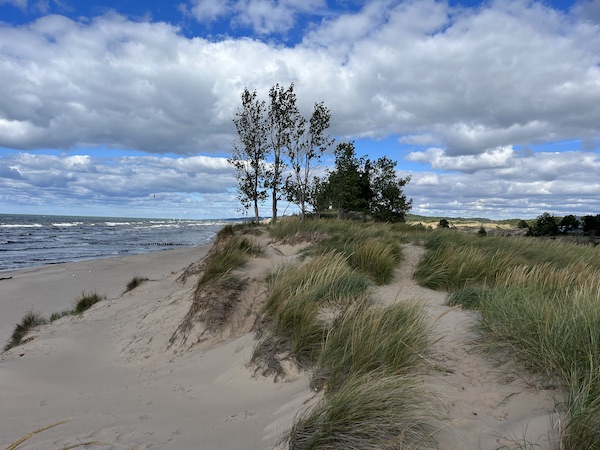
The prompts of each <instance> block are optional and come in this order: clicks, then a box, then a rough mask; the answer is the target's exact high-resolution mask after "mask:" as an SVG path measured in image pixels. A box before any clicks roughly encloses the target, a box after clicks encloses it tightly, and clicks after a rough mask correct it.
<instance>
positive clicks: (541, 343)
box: [415, 230, 600, 449]
mask: <svg viewBox="0 0 600 450" xmlns="http://www.w3.org/2000/svg"><path fill="white" fill-rule="evenodd" d="M427 247H428V249H429V250H428V253H427V255H426V256H425V258H424V259H423V260H422V261H421V264H420V266H419V268H418V270H417V272H416V273H415V278H416V279H417V280H418V281H419V282H420V283H421V284H423V285H425V286H428V287H432V288H435V289H447V290H449V291H450V294H451V295H450V296H449V303H450V304H462V305H463V306H464V307H468V308H476V309H478V310H479V311H480V314H481V319H480V323H479V324H478V327H477V330H478V332H479V334H480V335H481V348H482V349H484V350H485V351H488V352H490V353H492V354H495V355H503V356H505V357H506V356H509V357H513V358H516V359H517V360H518V361H520V362H521V364H522V365H523V367H524V368H526V369H528V370H530V371H532V372H534V373H537V374H538V375H540V376H541V377H543V378H544V379H546V383H548V384H550V385H557V386H559V387H560V388H561V389H562V390H563V391H564V392H565V398H564V402H563V403H562V404H560V405H558V407H559V409H560V410H561V411H562V413H563V414H564V417H565V424H563V426H562V446H563V448H565V449H580V448H586V449H587V448H599V447H600V419H599V418H600V248H598V247H592V246H584V245H576V244H573V243H569V242H564V241H561V240H547V239H534V238H511V237H490V236H487V237H484V238H477V237H475V236H469V235H467V234H465V233H457V232H452V231H445V230H437V231H435V232H433V233H431V234H430V238H429V239H428V241H427Z"/></svg>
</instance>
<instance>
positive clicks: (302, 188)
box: [285, 102, 334, 218]
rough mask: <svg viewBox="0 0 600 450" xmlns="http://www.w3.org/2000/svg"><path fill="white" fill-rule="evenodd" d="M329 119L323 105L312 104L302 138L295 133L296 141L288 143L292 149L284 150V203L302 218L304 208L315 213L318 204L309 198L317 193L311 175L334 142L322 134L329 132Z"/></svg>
mask: <svg viewBox="0 0 600 450" xmlns="http://www.w3.org/2000/svg"><path fill="white" fill-rule="evenodd" d="M330 119H331V113H330V112H329V109H328V108H327V107H326V106H325V105H324V104H323V102H321V103H315V106H314V109H313V113H312V115H311V117H310V121H309V127H308V133H306V135H304V136H301V135H300V133H296V134H295V136H296V137H297V140H296V141H295V142H292V146H290V148H289V150H288V156H289V160H290V166H291V169H292V174H291V175H290V177H289V178H288V180H287V182H286V187H285V189H286V192H287V197H288V200H289V201H291V202H293V203H295V204H296V205H298V207H299V208H300V215H301V217H302V218H304V217H305V216H306V212H307V209H308V205H311V206H313V209H315V204H318V203H319V202H318V199H312V198H311V197H312V196H313V195H317V191H318V189H320V187H319V186H317V185H315V183H316V182H317V180H318V178H316V177H315V176H314V175H313V172H314V169H315V168H316V166H317V165H318V164H319V163H320V162H321V156H322V155H323V152H324V151H325V150H326V149H327V148H328V147H329V146H330V145H332V144H333V142H334V139H331V138H330V137H329V135H326V134H325V131H326V130H327V129H328V128H329V122H330ZM302 130H303V127H302ZM302 137H303V138H302ZM313 200H314V201H313Z"/></svg>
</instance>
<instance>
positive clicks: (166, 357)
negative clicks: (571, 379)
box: [0, 240, 555, 449]
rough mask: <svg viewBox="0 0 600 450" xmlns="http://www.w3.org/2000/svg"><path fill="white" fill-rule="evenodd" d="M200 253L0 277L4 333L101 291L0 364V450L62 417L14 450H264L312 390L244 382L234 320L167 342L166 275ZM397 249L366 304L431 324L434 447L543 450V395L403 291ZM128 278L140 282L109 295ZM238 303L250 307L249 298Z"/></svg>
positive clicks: (456, 324)
mask: <svg viewBox="0 0 600 450" xmlns="http://www.w3.org/2000/svg"><path fill="white" fill-rule="evenodd" d="M263 245H264V247H265V254H264V255H263V256H261V257H259V258H255V259H253V260H251V262H250V263H248V264H247V265H246V266H245V267H244V268H243V269H242V272H241V273H242V275H243V276H244V277H246V279H247V280H249V285H250V286H253V287H252V289H251V291H250V293H249V294H248V295H249V296H250V297H251V298H259V297H260V296H261V295H262V294H263V293H264V288H261V286H262V285H261V281H262V279H263V278H264V275H265V274H266V273H267V272H268V271H269V270H270V269H271V268H272V267H273V266H274V265H276V264H278V263H280V262H281V261H282V260H289V259H292V258H293V257H294V256H293V255H294V254H295V252H296V248H294V247H292V246H284V245H280V244H277V243H268V241H266V240H263ZM207 250H208V247H206V246H205V247H201V248H197V249H183V250H175V251H169V252H161V253H156V254H149V255H141V256H135V257H128V258H122V259H117V260H101V261H90V262H82V263H76V264H67V265H61V266H53V267H48V268H41V269H34V270H28V271H19V272H14V273H13V274H12V276H13V278H12V279H11V280H3V281H0V283H2V285H1V287H2V289H1V291H0V292H1V294H0V308H1V309H0V311H1V312H2V314H1V315H0V330H3V335H2V337H3V338H8V335H9V333H10V331H11V330H12V326H13V324H14V323H15V322H17V321H18V320H20V316H21V315H22V313H23V312H24V311H25V310H27V309H29V308H32V307H33V308H34V309H35V310H38V311H41V312H43V313H45V314H48V313H50V312H52V311H56V310H60V309H64V308H66V307H69V306H70V305H71V301H72V299H73V298H74V297H75V296H77V295H78V294H79V293H80V292H81V291H82V290H84V289H86V290H97V291H98V292H99V293H105V294H106V295H107V296H108V300H106V301H104V302H101V303H98V304H96V305H95V306H94V307H93V308H92V309H90V310H89V311H87V312H85V313H84V314H83V315H82V316H69V317H64V318H62V319H60V320H58V321H56V322H54V323H53V324H50V325H45V326H42V327H39V328H38V329H36V330H35V331H34V332H33V333H32V334H31V336H30V337H32V338H33V339H32V340H31V341H29V342H27V343H25V344H23V345H21V346H19V347H16V348H13V349H11V350H10V351H8V352H6V353H4V354H3V355H2V356H1V358H0V398H1V399H2V406H1V410H2V414H1V415H0V417H1V418H0V445H1V446H2V448H4V447H6V446H8V445H9V444H10V443H12V442H14V441H15V440H17V439H18V438H20V437H21V436H24V435H27V434H28V433H30V432H31V431H33V430H36V429H38V428H41V427H43V426H45V425H48V424H53V423H56V422H58V421H61V420H67V419H69V421H68V422H66V423H63V424H60V425H57V426H55V427H53V428H51V429H48V430H46V431H43V432H41V433H39V434H36V435H35V436H33V437H32V438H31V439H29V440H27V441H26V442H24V443H23V444H21V445H20V446H19V447H18V448H19V449H26V448H29V449H33V448H43V449H58V448H62V447H65V446H68V445H74V444H77V443H82V442H91V441H94V442H101V443H105V444H106V445H105V446H104V447H102V446H100V445H98V446H97V447H90V448H124V449H146V448H161V449H163V448H166V449H187V448H202V449H264V448H272V447H273V446H274V445H275V444H276V442H277V439H278V437H279V436H280V434H281V433H282V432H284V431H285V430H286V428H287V427H289V426H290V425H291V423H292V420H293V418H294V416H295V414H296V413H297V412H298V411H299V410H300V409H301V408H302V407H303V405H304V404H305V403H306V402H307V401H309V400H310V399H311V398H312V397H313V395H314V393H313V392H312V391H311V390H310V389H309V387H308V377H307V376H306V375H303V374H295V375H293V376H291V377H290V378H289V379H288V380H286V381H285V382H278V383H274V382H273V380H272V379H271V378H264V377H261V376H258V377H253V376H252V370H251V369H250V368H248V367H247V366H246V364H247V362H248V361H249V359H250V355H251V351H252V347H253V345H254V337H253V334H252V333H251V332H249V330H250V327H249V325H248V320H247V319H248V318H247V314H241V315H240V317H239V318H237V319H235V318H234V321H233V322H232V324H235V325H234V326H230V327H229V329H228V330H225V331H224V332H223V333H222V334H221V335H219V336H212V340H203V337H202V336H204V335H203V334H202V333H203V332H202V328H201V327H199V328H198V330H197V334H196V335H194V336H193V337H192V338H191V339H189V340H188V341H187V342H186V343H180V342H178V343H177V345H170V339H171V337H172V336H173V333H174V332H175V330H176V329H177V327H178V325H179V324H180V323H181V321H182V320H183V318H184V317H185V315H186V313H187V312H188V310H189V307H190V299H191V293H192V291H193V289H194V286H195V282H196V281H197V277H189V278H188V279H187V281H185V282H181V281H178V278H179V277H180V275H181V274H182V272H183V270H184V269H185V268H186V267H187V266H188V265H189V264H190V263H192V262H194V261H198V260H199V259H201V258H202V256H204V255H205V254H206V252H207ZM405 254H406V258H407V259H406V261H405V263H404V264H403V265H402V267H401V268H400V269H398V271H397V275H396V278H395V280H394V282H393V283H392V284H391V285H388V286H384V287H380V288H377V290H376V291H375V293H374V297H375V298H378V299H379V300H380V301H383V302H386V303H390V302H395V301H404V300H414V299H415V298H416V299H419V300H420V301H423V302H424V303H425V304H426V305H427V307H428V311H429V313H430V316H431V317H432V320H436V334H438V337H439V338H440V341H439V342H438V343H437V344H436V346H435V347H434V349H433V352H432V354H431V355H430V356H429V358H430V359H431V362H432V370H431V372H430V373H429V374H427V375H426V376H425V377H424V379H423V382H424V383H426V385H427V386H428V388H429V389H431V390H432V391H434V392H435V393H436V395H437V397H438V398H439V399H440V407H441V409H443V410H445V411H446V415H447V416H448V420H447V421H446V422H445V423H444V428H443V429H442V430H440V432H439V433H438V435H437V438H438V441H439V442H440V448H442V449H495V448H500V446H501V445H507V444H510V439H511V438H512V437H515V438H516V439H519V438H526V439H528V440H529V442H532V443H537V444H538V445H539V447H537V448H544V449H547V448H548V449H549V448H553V447H552V445H553V443H552V442H551V440H552V439H551V436H552V431H551V429H552V426H553V421H554V420H555V417H554V415H553V411H554V409H553V405H554V399H553V392H551V391H542V390H538V389H535V387H533V385H532V384H527V383H526V382H525V381H523V380H522V379H521V378H519V377H518V376H516V375H515V374H514V373H513V372H512V371H508V372H507V371H506V370H505V371H501V370H500V369H499V368H497V367H495V366H494V365H493V363H492V362H491V361H489V360H487V359H485V358H483V357H481V356H480V355H479V354H478V353H477V352H476V351H475V350H474V349H473V336H472V335H471V334H470V332H469V330H468V328H469V326H470V324H471V323H473V321H474V320H475V318H474V317H473V316H472V315H471V314H472V313H467V312H464V311H462V310H458V309H450V308H448V307H446V306H444V305H443V302H444V297H445V295H444V293H440V292H435V291H431V290H429V289H424V288H421V287H419V286H416V285H415V284H414V282H412V279H411V275H412V271H413V270H414V267H415V265H416V263H417V262H418V260H419V258H420V256H421V255H422V250H421V249H419V248H418V247H414V246H405ZM73 275H75V276H74V277H73ZM134 275H141V276H146V277H148V278H150V279H151V281H149V282H147V283H145V284H142V285H141V286H140V287H138V288H136V289H135V290H134V291H132V292H129V293H126V294H123V295H122V294H121V293H122V291H123V290H124V287H125V284H126V283H127V282H128V281H129V280H130V279H131V278H132V277H133V276H134ZM5 283H6V284H5ZM244 307H245V308H247V309H248V311H249V310H250V309H251V308H252V307H253V305H252V301H247V302H246V303H245V306H244ZM441 314H443V316H441V317H440V315H441ZM504 369H505V368H504ZM549 436H550V438H549Z"/></svg>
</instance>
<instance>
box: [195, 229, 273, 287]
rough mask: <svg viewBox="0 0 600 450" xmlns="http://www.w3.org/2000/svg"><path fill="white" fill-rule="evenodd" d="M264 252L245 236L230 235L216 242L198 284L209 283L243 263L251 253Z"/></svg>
mask: <svg viewBox="0 0 600 450" xmlns="http://www.w3.org/2000/svg"><path fill="white" fill-rule="evenodd" d="M261 252H262V249H260V248H259V247H258V246H256V245H255V244H253V243H252V241H251V240H250V239H248V238H246V237H243V236H237V235H234V236H230V237H229V238H228V239H225V240H224V241H221V242H219V243H217V244H215V247H214V249H213V251H212V252H211V254H210V255H209V256H208V258H207V259H206V262H205V266H204V273H203V274H202V277H200V280H199V281H198V286H199V287H201V286H202V285H204V284H206V283H208V282H209V281H211V280H212V279H214V278H216V277H219V276H221V275H223V274H225V273H227V272H229V271H230V270H233V269H235V268H237V267H240V266H241V265H243V264H244V263H245V262H246V261H248V258H250V256H251V255H257V254H260V253H261Z"/></svg>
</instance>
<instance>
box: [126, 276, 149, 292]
mask: <svg viewBox="0 0 600 450" xmlns="http://www.w3.org/2000/svg"><path fill="white" fill-rule="evenodd" d="M146 281H148V278H146V277H140V276H137V275H136V276H134V277H133V278H132V279H131V280H129V283H127V286H126V287H125V292H129V291H132V290H134V289H135V288H136V287H138V286H139V285H140V284H142V283H145V282H146Z"/></svg>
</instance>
